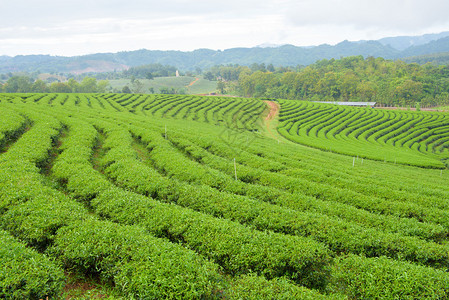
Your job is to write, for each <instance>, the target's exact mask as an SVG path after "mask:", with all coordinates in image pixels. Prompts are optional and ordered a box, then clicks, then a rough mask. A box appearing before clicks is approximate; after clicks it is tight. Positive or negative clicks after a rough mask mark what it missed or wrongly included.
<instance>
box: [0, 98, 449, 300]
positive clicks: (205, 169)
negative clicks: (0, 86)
mask: <svg viewBox="0 0 449 300" xmlns="http://www.w3.org/2000/svg"><path fill="white" fill-rule="evenodd" d="M0 100H1V102H0V112H1V115H2V118H1V119H0V146H1V147H0V168H1V170H2V172H1V173H0V214H1V217H0V221H1V223H0V224H1V230H0V244H1V245H2V247H0V253H1V255H0V264H1V265H2V266H5V268H3V270H5V272H3V273H1V274H0V297H1V298H16V299H19V298H20V299H23V298H33V299H44V298H45V297H47V296H48V297H50V298H64V297H68V295H67V293H70V290H68V288H67V287H68V286H69V285H70V284H69V281H70V278H78V280H79V281H81V282H79V283H80V284H81V283H82V281H83V278H86V280H90V281H92V280H93V281H94V282H96V284H97V285H98V286H100V288H101V293H102V295H101V297H107V296H110V297H111V298H112V297H115V298H123V299H161V298H175V299H180V298H183V299H198V298H203V299H204V298H214V299H271V298H274V299H321V298H322V299H325V298H332V299H358V298H363V299H374V298H384V299H394V298H396V299H407V298H410V299H413V298H431V299H444V298H448V294H449V291H448V289H447V287H448V286H449V275H448V274H447V266H448V263H449V244H448V243H447V240H448V232H449V214H448V208H449V186H448V185H447V180H448V178H449V175H448V173H447V170H443V169H441V170H437V169H432V168H420V167H413V166H407V165H403V164H394V163H388V162H387V163H384V162H383V161H382V162H379V161H373V160H368V159H365V160H363V161H362V159H361V157H360V158H359V159H358V160H354V159H353V157H350V156H346V155H339V154H335V153H332V152H326V151H321V150H317V149H314V148H310V147H305V146H302V145H298V144H295V143H291V142H285V141H284V142H282V141H278V140H273V139H272V138H270V137H266V136H265V135H264V134H263V128H264V126H263V124H262V123H261V122H262V120H263V116H265V115H267V114H268V112H267V104H266V103H264V102H262V101H259V100H255V99H239V98H231V99H230V98H219V97H211V98H208V97H193V96H173V95H171V96H160V95H151V96H148V95H123V94H104V95H103V94H102V95H100V94H98V95H97V94H23V95H19V94H14V95H13V94H5V95H1V96H0ZM280 103H281V118H285V117H286V114H285V112H286V111H289V108H292V107H289V106H288V105H287V104H285V103H284V102H280ZM320 107H321V106H320ZM320 107H318V108H320ZM323 107H324V106H323ZM329 110H331V111H334V110H335V109H334V108H329ZM360 111H362V112H365V111H366V113H368V110H364V109H362V110H360ZM291 113H292V114H293V111H291ZM333 113H334V114H335V115H337V114H341V115H342V116H343V115H344V114H345V112H344V111H343V112H340V108H337V109H336V110H335V112H333ZM350 113H353V114H354V115H356V114H357V112H355V111H351V112H350ZM318 114H319V113H318ZM360 114H362V113H360ZM435 116H436V117H435V120H434V121H435V122H434V123H437V122H436V121H438V122H439V120H440V119H441V120H445V118H444V115H443V117H441V118H440V117H439V116H440V115H438V114H437V115H435ZM429 118H430V117H429ZM321 120H322V121H321V123H322V124H327V122H324V121H323V120H324V115H323V119H321ZM405 120H406V119H404V120H403V121H404V122H405ZM282 122H285V120H284V121H282ZM282 122H281V123H282ZM317 122H319V121H318V120H317ZM328 122H329V121H328ZM334 123H335V124H338V123H339V122H338V121H335V122H334ZM434 123H432V124H434ZM429 124H430V121H429ZM281 125H282V124H281ZM415 127H416V126H415ZM282 128H284V127H281V128H280V132H281V133H282V130H281V129H282ZM298 128H300V126H298ZM360 128H361V127H360ZM312 129H313V127H312V128H311V130H312ZM329 131H330V130H329ZM367 131H368V130H367ZM317 132H318V131H317ZM368 132H369V131H368ZM435 132H436V131H435ZM438 132H440V131H438ZM321 133H322V131H321V130H320V131H319V134H318V133H317V136H318V135H320V134H321ZM284 134H285V133H284ZM362 134H363V135H365V138H364V140H362V139H356V138H354V144H355V143H361V144H363V145H368V146H371V144H374V142H373V141H370V139H373V140H374V141H377V140H379V139H381V138H382V136H377V139H374V138H375V137H376V133H371V134H368V133H365V132H362V133H360V135H362ZM328 135H329V134H328ZM335 136H336V137H337V136H338V135H337V134H336V135H335ZM383 137H385V136H383ZM430 138H431V137H430ZM325 139H326V138H325V137H323V138H322V140H325ZM348 139H349V137H348ZM335 140H338V139H337V138H335ZM388 143H389V142H388ZM385 144H387V142H386V143H385ZM368 146H367V148H369V147H368ZM389 147H391V148H393V149H396V148H397V149H400V150H397V151H398V152H399V151H404V150H403V149H402V148H404V147H402V148H401V147H400V146H398V145H396V144H394V145H393V144H392V145H391V146H389ZM412 148H413V147H412ZM435 149H439V148H435ZM404 152H405V153H406V152H407V151H404ZM409 152H413V153H415V152H416V154H414V155H413V156H410V157H413V158H414V159H417V158H418V157H419V158H421V157H424V158H423V159H424V160H425V159H428V161H427V160H426V162H431V163H429V164H427V165H425V166H426V167H442V164H441V161H440V160H438V159H439V157H440V156H439V155H443V154H444V153H445V150H442V151H441V154H439V153H438V151H437V153H433V152H431V151H430V150H427V151H423V149H421V148H420V149H416V150H413V149H410V150H409ZM401 153H402V152H401ZM64 287H65V288H64Z"/></svg>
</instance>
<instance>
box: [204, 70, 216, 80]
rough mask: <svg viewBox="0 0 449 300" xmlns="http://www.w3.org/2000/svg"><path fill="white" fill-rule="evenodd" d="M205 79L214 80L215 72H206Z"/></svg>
mask: <svg viewBox="0 0 449 300" xmlns="http://www.w3.org/2000/svg"><path fill="white" fill-rule="evenodd" d="M204 79H206V80H209V81H212V80H214V79H215V78H214V74H212V72H211V71H208V72H206V74H204Z"/></svg>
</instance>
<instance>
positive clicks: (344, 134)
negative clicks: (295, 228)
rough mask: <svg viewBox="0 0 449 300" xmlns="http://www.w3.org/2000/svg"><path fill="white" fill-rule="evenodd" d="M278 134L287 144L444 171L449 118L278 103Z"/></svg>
mask: <svg viewBox="0 0 449 300" xmlns="http://www.w3.org/2000/svg"><path fill="white" fill-rule="evenodd" d="M280 104H281V107H282V109H281V113H280V120H279V121H280V123H279V132H280V133H281V134H282V135H283V136H284V137H286V138H287V139H289V140H291V141H294V142H297V143H300V144H303V145H307V146H311V147H315V148H318V149H322V150H326V151H332V152H336V153H341V154H346V155H351V156H356V157H359V158H370V159H375V160H380V161H388V162H394V163H402V164H409V165H416V166H421V167H428V168H445V163H446V164H447V162H446V161H447V160H448V159H449V115H448V114H447V113H438V112H432V113H431V112H411V111H393V110H376V109H373V108H351V107H346V106H338V105H330V104H321V103H312V102H305V101H288V100H282V101H280Z"/></svg>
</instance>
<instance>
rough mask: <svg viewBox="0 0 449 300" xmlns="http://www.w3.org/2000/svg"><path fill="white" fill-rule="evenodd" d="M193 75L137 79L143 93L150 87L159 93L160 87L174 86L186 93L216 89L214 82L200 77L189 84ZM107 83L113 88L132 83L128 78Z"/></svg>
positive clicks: (209, 91) (130, 85)
mask: <svg viewBox="0 0 449 300" xmlns="http://www.w3.org/2000/svg"><path fill="white" fill-rule="evenodd" d="M194 80H195V77H191V76H181V77H157V78H154V79H153V80H149V79H139V81H140V82H141V83H143V89H142V92H143V93H148V92H149V89H150V88H153V89H154V92H155V93H159V92H160V89H161V88H174V89H176V90H179V89H184V90H185V92H186V93H188V94H208V93H212V92H214V91H215V90H216V82H215V81H208V80H205V79H202V78H200V79H199V80H198V81H197V82H196V83H195V84H193V85H192V86H189V84H190V83H191V82H193V81H194ZM109 84H110V85H111V87H112V88H113V89H114V88H116V89H119V90H121V89H122V88H123V87H124V86H125V85H127V86H129V87H130V88H131V90H132V89H133V85H132V83H131V80H129V79H117V80H110V81H109Z"/></svg>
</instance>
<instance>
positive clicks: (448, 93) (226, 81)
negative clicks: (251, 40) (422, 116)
mask: <svg viewBox="0 0 449 300" xmlns="http://www.w3.org/2000/svg"><path fill="white" fill-rule="evenodd" d="M258 66H259V69H256V68H255V66H253V67H245V66H236V65H230V66H219V67H215V68H212V69H211V70H210V71H209V72H211V73H213V75H214V76H215V77H216V78H217V79H219V80H221V82H220V83H219V86H218V90H219V91H220V92H223V93H233V94H237V95H239V96H246V97H262V98H278V99H301V100H314V101H373V102H378V103H379V104H381V105H386V106H414V105H416V103H419V104H420V105H421V106H422V107H427V106H436V105H447V104H449V66H448V65H444V66H435V65H432V64H425V65H422V66H421V65H418V64H416V63H409V64H407V63H405V62H402V61H391V60H385V59H383V58H374V57H367V58H363V56H352V57H346V58H341V59H338V60H336V59H330V60H326V59H325V60H321V61H318V62H316V63H315V64H313V65H310V66H307V67H297V68H295V69H292V68H282V67H278V68H271V66H270V69H269V68H268V67H266V68H265V67H264V65H263V66H261V65H258Z"/></svg>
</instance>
